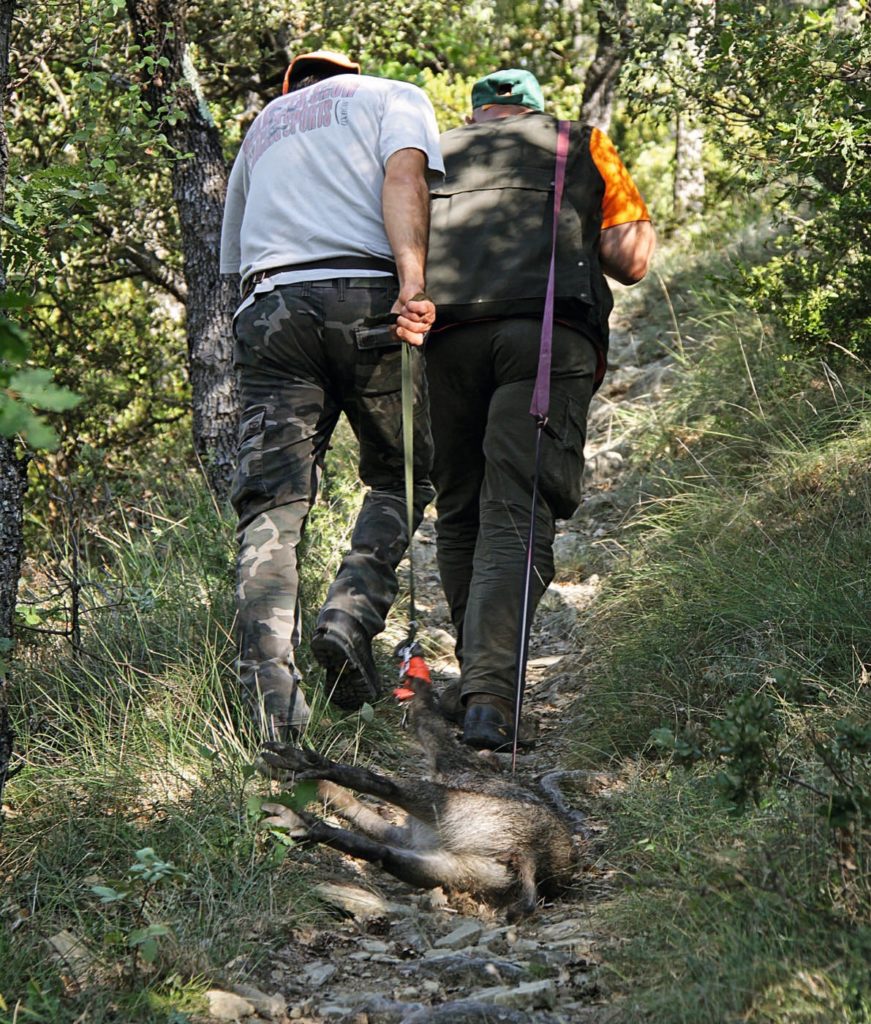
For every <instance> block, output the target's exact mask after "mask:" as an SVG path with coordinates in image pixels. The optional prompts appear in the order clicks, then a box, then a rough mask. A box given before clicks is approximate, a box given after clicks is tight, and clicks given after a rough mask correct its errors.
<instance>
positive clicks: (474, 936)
mask: <svg viewBox="0 0 871 1024" xmlns="http://www.w3.org/2000/svg"><path fill="white" fill-rule="evenodd" d="M483 931H484V928H483V926H482V925H481V922H480V921H472V920H469V921H463V922H462V924H459V925H458V926H457V927H456V928H454V930H453V931H451V932H448V934H447V935H443V936H442V937H441V938H440V939H436V941H435V942H434V943H433V946H434V947H435V948H436V949H462V948H463V947H464V946H474V944H475V943H476V942H477V941H478V939H480V937H481V933H482V932H483Z"/></svg>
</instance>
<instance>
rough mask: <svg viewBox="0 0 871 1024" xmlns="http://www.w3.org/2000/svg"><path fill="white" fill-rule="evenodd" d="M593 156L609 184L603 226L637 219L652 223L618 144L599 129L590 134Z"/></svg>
mask: <svg viewBox="0 0 871 1024" xmlns="http://www.w3.org/2000/svg"><path fill="white" fill-rule="evenodd" d="M590 155H591V156H592V158H593V162H594V163H595V165H596V167H597V168H598V169H599V174H601V175H602V177H603V179H604V181H605V196H604V198H603V199H602V227H603V228H613V227H615V226H616V225H617V224H629V223H630V222H631V221H633V220H650V214H649V213H648V212H647V207H646V206H645V204H644V200H643V199H642V198H641V193H640V192H639V191H638V188H637V187H636V185H635V182H634V181H633V180H632V178H631V177H630V176H629V171H627V170H626V168H625V167H624V166H623V161H622V160H621V159H620V156H619V154H618V153H617V150H616V149H615V148H614V143H613V142H612V141H611V140H610V139H609V138H608V136H607V135H605V133H604V132H600V131H599V129H598V128H594V129H593V131H592V133H591V134H590Z"/></svg>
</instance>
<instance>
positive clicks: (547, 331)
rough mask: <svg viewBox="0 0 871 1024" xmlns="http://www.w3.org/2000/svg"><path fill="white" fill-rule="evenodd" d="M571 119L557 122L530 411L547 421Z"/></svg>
mask: <svg viewBox="0 0 871 1024" xmlns="http://www.w3.org/2000/svg"><path fill="white" fill-rule="evenodd" d="M570 128H571V122H570V121H560V122H559V123H558V126H557V139H556V167H555V175H554V189H553V238H552V239H551V248H550V270H549V271H548V275H547V292H546V293H545V299H544V317H543V319H542V322H541V347H540V349H539V355H538V374H537V375H536V378H535V390H534V391H533V393H532V405H531V406H530V407H529V411H530V413H531V414H532V415H533V416H534V417H535V418H536V419H537V420H538V422H539V424H541V425H543V424H544V423H546V422H547V415H548V412H549V410H550V362H551V350H552V348H553V301H554V292H555V290H556V235H557V228H558V226H559V212H560V207H561V206H562V199H563V189H564V186H565V180H566V163H567V162H568V155H569V129H570Z"/></svg>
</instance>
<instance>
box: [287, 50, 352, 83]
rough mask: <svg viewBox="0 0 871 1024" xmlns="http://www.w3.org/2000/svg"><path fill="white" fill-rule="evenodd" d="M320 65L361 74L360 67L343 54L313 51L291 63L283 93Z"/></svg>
mask: <svg viewBox="0 0 871 1024" xmlns="http://www.w3.org/2000/svg"><path fill="white" fill-rule="evenodd" d="M318 64H331V65H333V66H334V67H339V68H341V69H342V70H343V71H346V72H347V73H348V74H350V75H359V74H360V65H359V64H358V63H357V62H356V61H355V60H351V59H350V57H346V56H345V55H344V54H343V53H336V52H335V50H313V51H312V52H311V53H301V54H299V55H298V56H297V57H294V58H293V60H292V61H291V62H290V65H289V66H288V69H287V71H286V72H285V75H284V85H283V86H282V89H281V91H282V92H287V91H288V89H289V88H290V86H291V83H292V82H295V81H296V80H297V79H299V78H302V77H303V75H305V74H307V73H308V72H309V71H312V70H313V69H314V68H315V67H316V66H317V65H318Z"/></svg>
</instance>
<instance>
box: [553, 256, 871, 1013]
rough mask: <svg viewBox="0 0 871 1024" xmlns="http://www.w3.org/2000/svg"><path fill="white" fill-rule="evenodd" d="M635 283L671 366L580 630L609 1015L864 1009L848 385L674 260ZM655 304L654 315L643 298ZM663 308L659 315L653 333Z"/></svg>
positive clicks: (869, 871)
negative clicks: (604, 789) (595, 774)
mask: <svg viewBox="0 0 871 1024" xmlns="http://www.w3.org/2000/svg"><path fill="white" fill-rule="evenodd" d="M670 269H671V270H672V271H673V273H672V274H671V275H670V276H664V277H663V279H662V282H661V283H660V282H656V281H654V282H651V283H649V284H648V285H647V286H646V291H645V292H643V293H642V295H641V296H640V297H638V298H636V299H635V300H634V301H635V303H636V315H637V314H638V313H640V312H641V311H642V310H643V311H644V312H645V313H646V314H647V315H652V316H653V318H654V322H655V324H656V326H657V327H658V328H659V330H660V332H663V333H666V334H667V336H668V337H669V338H670V342H669V343H668V344H669V345H670V346H671V348H672V352H673V355H674V358H675V362H676V365H677V370H676V372H675V374H674V375H673V377H672V379H671V386H670V389H669V391H668V393H667V394H666V395H665V396H664V397H663V398H662V399H661V400H660V401H659V402H657V403H655V404H654V405H652V406H651V407H650V409H649V411H646V412H643V413H640V414H638V413H636V414H635V416H634V419H633V420H632V421H629V422H626V423H625V424H624V426H625V427H626V429H628V430H629V431H630V432H631V435H632V438H633V443H634V444H635V452H636V453H637V454H636V455H635V462H636V465H637V466H638V473H637V477H636V479H635V481H634V486H635V488H636V489H637V493H638V494H639V495H640V498H639V501H638V502H637V504H636V506H635V508H634V510H633V512H632V514H631V515H630V517H629V520H628V521H627V523H626V528H625V531H624V534H623V536H622V537H621V546H622V548H623V550H624V551H625V552H627V554H626V556H625V557H624V559H623V560H622V562H621V563H620V564H619V565H618V566H617V568H616V569H615V571H614V572H613V573H612V574H611V576H610V577H609V579H608V582H607V585H606V587H605V590H604V593H603V596H602V598H601V599H600V601H599V602H598V603H597V605H596V607H595V609H594V611H593V613H592V614H591V616H590V618H589V620H588V621H587V622H585V623H584V624H583V628H582V630H581V634H582V637H583V640H584V641H585V642H586V643H588V644H589V646H590V648H591V649H592V651H593V658H594V663H593V665H592V668H591V670H590V674H589V683H588V690H587V692H586V693H585V696H584V698H583V700H582V701H581V702H580V703H579V705H578V707H577V709H576V712H577V718H576V720H575V722H574V723H573V724H574V729H573V732H574V734H575V735H576V736H577V737H578V739H577V741H576V742H575V745H574V759H575V761H576V763H578V764H585V765H593V766H595V767H597V768H601V767H602V765H603V764H604V763H609V764H610V765H611V766H612V767H613V768H614V770H615V771H616V772H617V775H618V777H619V778H620V779H621V780H622V783H621V784H620V785H618V786H617V787H616V790H615V794H614V796H613V798H612V799H611V800H609V802H608V806H607V810H606V811H604V812H603V813H605V814H607V818H608V823H609V828H608V833H607V837H606V846H607V854H606V856H607V858H608V859H609V860H610V862H611V864H612V866H613V867H614V869H615V871H616V875H617V878H618V879H620V880H621V882H622V884H621V885H620V886H619V889H618V893H617V897H616V898H615V900H614V901H613V903H612V904H611V906H610V908H609V909H608V910H607V911H606V914H605V919H606V922H607V927H608V928H609V929H610V930H611V931H612V932H613V934H614V936H615V937H619V938H620V941H619V942H618V943H617V944H616V945H615V947H614V949H613V951H612V953H611V955H610V956H609V958H608V964H607V967H606V978H607V979H608V983H609V986H610V988H611V991H612V994H613V997H614V1000H615V1019H616V1020H619V1021H627V1022H628V1021H633V1022H636V1021H639V1020H645V1021H651V1022H658V1024H659V1022H661V1024H680V1022H686V1024H707V1022H711V1024H714V1022H717V1024H719V1022H726V1021H728V1022H732V1021H734V1022H736V1024H737V1022H738V1021H742V1022H743V1021H751V1022H771V1024H774V1022H777V1024H784V1022H819V1024H823V1022H826V1024H828V1022H834V1021H843V1022H850V1024H858V1022H862V1021H867V1020H869V1019H871V990H869V984H868V969H867V965H868V962H869V954H871V689H869V685H868V684H869V666H871V618H869V607H871V589H869V588H871V583H869V580H871V402H869V397H871V396H869V392H868V388H867V372H866V371H867V367H861V366H859V365H858V364H856V365H855V366H854V365H852V364H851V365H848V366H844V365H843V364H842V365H841V366H840V367H839V368H838V371H837V372H836V371H835V370H834V369H833V368H832V367H831V366H829V365H827V364H825V363H823V362H821V361H819V360H816V361H814V360H811V359H809V358H806V357H803V356H799V355H797V354H796V352H794V351H793V350H791V349H790V347H789V346H788V345H787V344H786V342H784V340H783V339H782V337H781V336H780V335H779V334H778V332H777V331H776V330H774V329H773V328H772V327H771V325H770V324H768V323H767V322H765V321H764V320H760V319H759V318H758V317H756V316H753V315H751V314H750V313H748V312H746V311H745V310H744V309H743V308H742V307H741V304H740V302H739V301H738V300H737V298H736V297H734V296H730V294H729V289H728V285H727V284H726V281H727V280H728V277H727V273H728V272H727V269H726V268H725V267H724V262H723V260H722V259H716V260H715V261H714V263H713V264H709V265H707V266H706V265H704V263H702V264H701V265H700V264H698V263H697V264H696V265H695V266H694V265H692V264H691V263H690V262H688V261H687V258H686V257H684V258H683V260H682V261H681V262H680V263H679V264H676V265H675V266H672V267H671V268H670ZM664 295H665V296H668V298H669V302H670V305H671V309H670V311H669V313H667V312H666V310H664V309H663V308H661V306H660V308H659V309H658V310H657V309H656V302H657V301H659V302H660V303H661V300H662V297H663V296H664ZM664 323H665V324H667V325H668V326H667V327H665V328H664V326H663V325H664Z"/></svg>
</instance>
